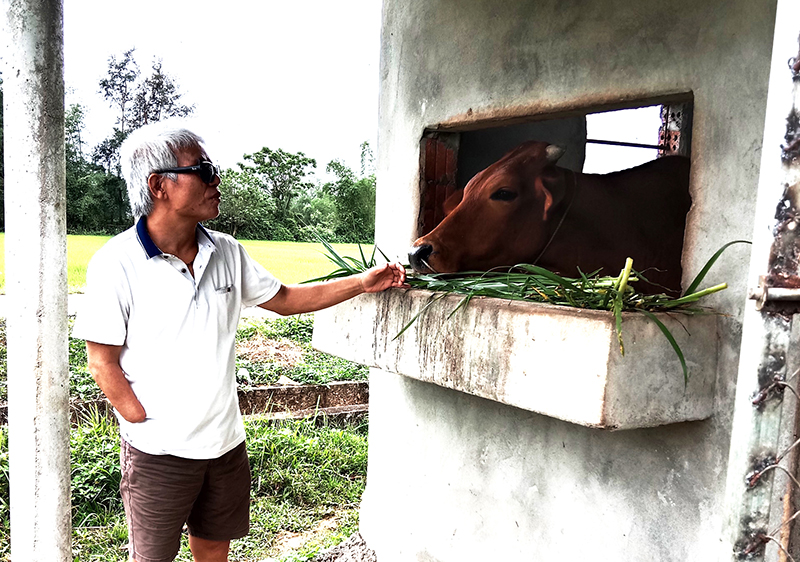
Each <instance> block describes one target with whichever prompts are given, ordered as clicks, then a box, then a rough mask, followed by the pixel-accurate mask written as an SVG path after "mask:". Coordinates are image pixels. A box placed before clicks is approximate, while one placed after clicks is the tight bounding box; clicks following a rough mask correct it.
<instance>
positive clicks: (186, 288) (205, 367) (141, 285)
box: [72, 218, 281, 459]
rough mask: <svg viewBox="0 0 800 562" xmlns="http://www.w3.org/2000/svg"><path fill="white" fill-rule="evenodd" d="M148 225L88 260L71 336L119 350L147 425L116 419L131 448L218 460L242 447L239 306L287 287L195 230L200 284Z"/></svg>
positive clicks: (217, 236)
mask: <svg viewBox="0 0 800 562" xmlns="http://www.w3.org/2000/svg"><path fill="white" fill-rule="evenodd" d="M146 224H147V223H146V220H145V219H144V218H143V219H141V220H140V221H139V222H138V223H137V224H136V226H134V227H131V228H130V229H128V230H127V231H125V232H123V233H122V234H119V235H118V236H115V237H114V238H112V239H111V240H109V241H108V243H106V245H105V246H103V247H102V248H101V249H100V250H99V251H98V252H97V253H96V254H95V255H94V256H93V257H92V259H91V261H90V262H89V267H88V269H87V274H86V295H85V297H84V302H83V303H82V307H81V310H79V311H78V316H77V319H76V321H75V325H74V327H73V330H72V334H73V337H76V338H80V339H85V340H88V341H92V342H96V343H100V344H107V345H117V346H122V350H121V353H120V366H121V367H122V370H123V371H124V372H125V376H126V377H127V379H128V381H129V382H130V384H131V388H132V389H133V392H134V394H136V396H137V398H138V399H139V401H140V402H141V403H142V405H143V406H144V409H145V412H146V416H147V419H146V420H145V421H144V422H142V423H135V424H134V423H130V422H128V421H126V420H125V419H124V418H122V416H120V415H119V414H118V413H117V418H118V419H119V422H120V431H121V433H122V436H123V437H124V438H125V440H126V441H128V443H130V444H131V445H132V446H133V447H135V448H136V449H139V450H141V451H144V452H145V453H150V454H155V455H159V454H171V455H175V456H179V457H185V458H193V459H211V458H217V457H219V456H221V455H223V454H225V453H226V452H228V451H230V450H231V449H233V448H234V447H236V446H237V445H238V444H240V443H241V442H242V441H243V440H244V427H243V424H242V419H241V414H240V412H239V402H238V397H237V393H236V377H235V372H234V371H235V352H234V341H235V337H236V328H237V325H238V322H239V317H240V314H241V308H242V306H254V305H257V304H261V303H264V302H266V301H268V300H269V299H271V298H272V297H273V296H275V294H276V293H277V292H278V290H279V289H280V287H281V284H280V282H279V281H278V280H277V279H275V277H273V276H272V275H270V274H269V273H268V272H267V271H266V270H265V269H264V268H263V267H262V266H261V265H259V264H258V263H256V262H255V261H253V260H252V259H251V258H250V257H249V256H248V255H247V252H246V251H245V249H244V248H243V247H242V245H241V244H239V243H238V242H237V241H236V240H235V239H233V238H232V237H230V236H228V235H226V234H222V233H219V232H214V231H209V230H206V229H205V228H203V227H202V226H200V225H198V227H197V244H198V252H197V257H195V259H194V262H193V263H194V276H192V274H191V273H190V272H189V268H188V267H187V266H186V264H185V263H183V261H181V260H180V259H179V258H177V257H176V256H173V255H170V254H166V253H164V252H162V251H161V250H160V249H159V248H158V247H157V246H156V245H155V244H154V243H153V240H152V239H151V238H150V235H149V234H148V232H147V227H146Z"/></svg>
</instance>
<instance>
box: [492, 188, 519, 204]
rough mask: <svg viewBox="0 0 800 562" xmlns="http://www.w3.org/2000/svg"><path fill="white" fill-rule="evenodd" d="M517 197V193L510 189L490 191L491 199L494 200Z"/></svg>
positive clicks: (507, 199) (511, 199)
mask: <svg viewBox="0 0 800 562" xmlns="http://www.w3.org/2000/svg"><path fill="white" fill-rule="evenodd" d="M516 198H517V194H516V192H514V191H511V190H510V189H505V188H501V189H498V190H497V191H495V192H494V193H492V197H491V199H492V200H494V201H513V200H514V199H516Z"/></svg>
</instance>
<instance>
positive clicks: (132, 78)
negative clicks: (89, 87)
mask: <svg viewBox="0 0 800 562" xmlns="http://www.w3.org/2000/svg"><path fill="white" fill-rule="evenodd" d="M135 50H136V49H135V48H132V49H128V50H127V51H125V52H124V53H122V57H121V58H120V59H119V60H118V59H117V57H116V56H115V55H111V56H110V57H108V75H107V76H106V77H105V78H103V79H102V80H100V93H101V94H103V97H104V98H105V99H106V100H109V105H110V106H111V107H116V109H117V111H118V115H117V121H116V124H117V125H119V130H120V132H121V133H122V134H125V133H127V132H128V126H127V125H128V117H129V115H130V112H131V105H133V100H134V97H135V91H136V81H137V80H138V79H139V75H140V71H139V65H138V64H137V63H136V61H135V60H134V58H133V52H134V51H135Z"/></svg>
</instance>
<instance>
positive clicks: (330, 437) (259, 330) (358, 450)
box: [0, 316, 367, 562]
mask: <svg viewBox="0 0 800 562" xmlns="http://www.w3.org/2000/svg"><path fill="white" fill-rule="evenodd" d="M311 326H312V318H311V316H301V317H295V318H286V319H277V320H263V319H259V320H244V321H243V322H242V324H241V325H240V328H239V331H238V333H237V367H238V368H239V369H240V372H241V369H245V370H246V371H247V376H246V377H241V378H240V381H239V382H240V385H241V386H247V385H250V384H252V385H258V384H269V383H271V382H274V381H275V380H276V379H277V378H278V377H279V376H281V375H285V376H288V377H289V378H291V379H293V380H296V381H298V382H303V383H306V382H308V383H325V382H330V381H333V380H363V379H365V378H366V376H367V370H366V369H365V368H364V367H361V366H358V365H355V364H352V363H349V362H346V361H343V360H340V359H337V358H334V357H330V356H327V355H324V354H321V353H318V352H316V351H314V350H312V349H311V347H310V337H311ZM287 350H288V351H287ZM5 378H6V367H5V324H4V322H2V321H0V401H2V400H5ZM70 394H71V395H72V396H73V397H74V398H81V399H93V398H96V397H97V396H98V395H99V392H98V389H97V387H96V385H95V384H94V382H93V381H92V379H91V376H90V375H89V373H88V371H87V369H86V354H85V346H84V344H83V342H82V341H81V340H74V339H71V340H70ZM319 425H320V424H317V423H315V421H314V420H302V421H286V422H280V423H274V422H267V421H265V420H263V419H259V418H257V417H250V418H247V419H246V424H245V429H246V432H247V442H248V454H249V456H250V463H251V469H252V473H253V485H252V489H251V532H250V534H249V535H248V537H246V538H244V539H241V540H239V541H236V542H235V543H234V544H233V545H232V551H231V558H230V559H231V560H232V561H240V562H255V561H259V560H263V559H265V558H267V557H274V558H275V559H276V560H280V561H282V562H302V561H305V560H310V559H311V558H312V557H313V556H314V555H316V553H317V552H318V551H319V550H320V549H321V548H326V547H328V546H331V545H333V544H337V543H339V542H341V541H342V540H344V539H345V538H347V537H348V536H349V535H350V534H352V533H353V532H355V531H356V530H357V528H358V509H357V508H358V503H359V500H360V497H361V493H362V491H363V489H364V483H365V478H366V463H367V425H366V421H364V422H363V423H361V424H360V425H357V426H348V427H334V426H330V425H325V424H322V426H321V427H319ZM70 441H71V456H72V505H73V528H74V531H73V553H74V559H75V560H76V561H86V562H88V561H90V560H104V561H106V560H108V561H119V562H123V561H125V560H127V552H126V551H125V550H124V548H123V547H124V545H125V544H126V542H127V529H126V526H125V517H124V515H123V511H122V506H121V502H120V499H119V491H118V486H119V477H120V476H119V468H118V462H119V437H118V431H117V427H116V424H115V423H114V422H113V421H111V420H109V419H107V418H104V417H102V416H99V415H91V414H90V415H87V416H86V418H85V419H84V420H82V421H81V423H80V424H79V425H78V426H77V427H75V428H73V430H72V432H71V440H70ZM7 502H8V444H7V433H6V428H4V427H3V428H0V561H1V562H7V561H8V556H9V550H8V549H9V541H8V538H9V528H8V504H7ZM177 560H179V561H181V562H186V561H189V560H191V555H190V553H189V551H188V547H187V542H186V539H185V538H184V541H183V547H182V550H181V554H180V555H179V557H178V558H177Z"/></svg>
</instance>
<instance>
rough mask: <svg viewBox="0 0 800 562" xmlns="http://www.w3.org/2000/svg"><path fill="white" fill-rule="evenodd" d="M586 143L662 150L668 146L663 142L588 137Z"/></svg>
mask: <svg viewBox="0 0 800 562" xmlns="http://www.w3.org/2000/svg"><path fill="white" fill-rule="evenodd" d="M586 144H607V145H611V146H627V147H630V148H652V149H654V150H662V149H664V148H667V146H666V145H663V144H641V143H638V142H624V141H608V140H599V139H586Z"/></svg>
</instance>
